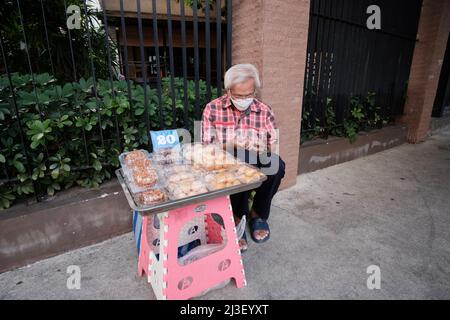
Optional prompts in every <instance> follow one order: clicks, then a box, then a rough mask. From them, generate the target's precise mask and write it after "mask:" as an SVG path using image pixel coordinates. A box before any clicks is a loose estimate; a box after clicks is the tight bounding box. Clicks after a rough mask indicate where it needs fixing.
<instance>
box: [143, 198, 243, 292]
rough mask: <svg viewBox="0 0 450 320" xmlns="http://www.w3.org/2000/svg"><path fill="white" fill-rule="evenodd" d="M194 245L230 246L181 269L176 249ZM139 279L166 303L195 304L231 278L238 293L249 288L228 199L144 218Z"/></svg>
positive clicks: (202, 203) (215, 200) (217, 199)
mask: <svg viewBox="0 0 450 320" xmlns="http://www.w3.org/2000/svg"><path fill="white" fill-rule="evenodd" d="M156 219H157V221H158V222H159V228H157V223H155V220H156ZM196 240H198V241H199V242H200V244H201V245H205V244H218V243H226V244H224V246H223V249H221V250H220V251H218V252H214V253H213V254H211V255H208V256H206V257H204V258H201V259H199V260H196V261H193V262H191V263H189V264H187V265H185V266H181V265H180V264H179V263H178V248H179V247H180V246H183V245H186V244H188V243H191V242H192V241H196ZM157 254H158V256H157ZM138 273H139V275H140V276H143V275H144V274H146V275H147V277H148V282H150V283H151V285H152V288H153V291H154V293H155V295H156V298H157V299H164V300H165V299H167V300H182V299H189V298H193V297H196V296H198V295H199V294H201V293H202V292H204V291H206V290H208V289H211V288H213V287H215V286H217V285H218V284H221V283H223V282H224V281H226V280H229V279H231V278H233V279H235V281H236V286H237V287H238V288H242V287H244V286H245V285H246V284H247V282H246V280H245V272H244V266H243V263H242V259H241V253H240V250H239V243H238V239H237V234H236V227H235V223H234V218H233V213H232V210H231V204H230V199H229V197H228V196H226V197H221V198H216V199H213V200H208V201H205V202H201V203H197V204H192V205H189V206H186V207H183V208H179V209H175V210H171V211H169V212H165V213H160V214H158V215H152V216H145V217H144V220H143V224H142V238H141V247H140V254H139V264H138Z"/></svg>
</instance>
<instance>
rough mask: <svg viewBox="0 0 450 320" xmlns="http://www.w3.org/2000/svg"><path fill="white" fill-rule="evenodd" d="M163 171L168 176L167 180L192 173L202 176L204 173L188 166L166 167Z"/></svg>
mask: <svg viewBox="0 0 450 320" xmlns="http://www.w3.org/2000/svg"><path fill="white" fill-rule="evenodd" d="M162 170H163V171H164V175H165V176H166V178H169V177H170V176H172V175H174V174H184V173H189V172H190V173H194V174H196V175H200V174H201V173H202V170H201V169H200V168H194V167H193V166H191V165H187V164H173V165H167V166H164V168H163V169H162Z"/></svg>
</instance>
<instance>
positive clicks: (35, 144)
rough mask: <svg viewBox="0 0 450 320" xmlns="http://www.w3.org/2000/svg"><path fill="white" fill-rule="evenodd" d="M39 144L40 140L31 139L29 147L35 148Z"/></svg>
mask: <svg viewBox="0 0 450 320" xmlns="http://www.w3.org/2000/svg"><path fill="white" fill-rule="evenodd" d="M40 144H41V142H40V141H33V142H32V143H31V149H36V148H37V147H38V146H39V145H40Z"/></svg>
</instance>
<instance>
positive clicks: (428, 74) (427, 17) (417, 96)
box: [399, 0, 450, 143]
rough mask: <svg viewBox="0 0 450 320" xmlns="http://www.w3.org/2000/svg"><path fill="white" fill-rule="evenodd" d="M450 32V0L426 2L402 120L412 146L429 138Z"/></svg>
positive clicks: (424, 2) (427, 0) (426, 0)
mask: <svg viewBox="0 0 450 320" xmlns="http://www.w3.org/2000/svg"><path fill="white" fill-rule="evenodd" d="M449 32H450V1H448V0H424V1H423V6H422V13H421V17H420V22H419V30H418V35H417V38H418V40H419V41H418V42H417V43H416V47H415V49H414V56H413V61H412V66H411V74H410V79H409V86H408V92H407V101H406V105H405V114H404V116H402V117H401V118H400V119H399V122H400V123H406V124H407V125H408V127H409V129H408V134H407V139H408V141H409V142H411V143H418V142H421V141H423V140H424V139H425V137H426V136H427V133H428V130H429V126H430V120H431V113H432V109H433V103H434V99H435V96H436V90H437V86H438V82H439V76H440V72H441V67H442V59H443V57H444V54H445V48H446V44H447V39H448V34H449Z"/></svg>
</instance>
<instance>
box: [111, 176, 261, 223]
mask: <svg viewBox="0 0 450 320" xmlns="http://www.w3.org/2000/svg"><path fill="white" fill-rule="evenodd" d="M116 176H117V179H118V180H119V183H120V185H121V186H122V189H123V192H124V193H125V197H126V198H127V200H128V204H129V206H130V207H131V209H133V210H137V211H139V212H140V213H141V214H142V215H151V214H156V213H160V212H165V211H168V210H172V209H176V208H181V207H185V206H187V205H190V204H193V203H198V202H202V201H205V200H210V199H214V198H218V197H223V196H228V195H230V194H235V193H239V192H243V191H248V190H253V189H256V188H258V187H259V186H260V185H261V184H262V183H263V182H264V181H265V180H266V179H267V176H265V175H263V176H262V177H261V179H260V180H258V181H255V182H253V183H249V184H240V185H237V186H233V187H230V188H225V189H219V190H215V191H210V192H207V193H203V194H198V195H195V196H192V197H188V198H183V199H177V200H169V201H166V202H162V203H158V204H155V205H150V206H139V205H138V204H137V203H136V202H135V201H134V198H133V196H132V195H131V191H130V189H129V187H128V185H127V183H126V180H125V177H124V175H123V171H122V169H117V170H116Z"/></svg>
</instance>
